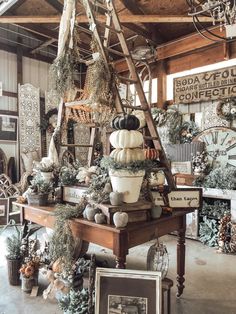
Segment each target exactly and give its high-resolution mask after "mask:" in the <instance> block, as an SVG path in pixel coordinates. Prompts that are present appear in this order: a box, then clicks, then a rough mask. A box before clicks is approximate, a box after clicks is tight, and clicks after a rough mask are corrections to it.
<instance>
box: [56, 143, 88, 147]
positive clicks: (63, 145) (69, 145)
mask: <svg viewBox="0 0 236 314" xmlns="http://www.w3.org/2000/svg"><path fill="white" fill-rule="evenodd" d="M61 146H62V147H93V145H89V144H87V145H85V144H61Z"/></svg>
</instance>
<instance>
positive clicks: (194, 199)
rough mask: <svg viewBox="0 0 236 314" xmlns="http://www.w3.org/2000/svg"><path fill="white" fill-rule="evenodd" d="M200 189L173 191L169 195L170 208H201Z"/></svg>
mask: <svg viewBox="0 0 236 314" xmlns="http://www.w3.org/2000/svg"><path fill="white" fill-rule="evenodd" d="M200 195H201V194H200V189H199V190H187V189H186V190H182V191H172V192H170V193H169V194H168V199H169V206H170V207H173V208H174V207H175V208H181V207H182V208H198V207H200V205H201V204H200V200H201V197H200Z"/></svg>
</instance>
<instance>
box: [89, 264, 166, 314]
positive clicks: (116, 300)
mask: <svg viewBox="0 0 236 314" xmlns="http://www.w3.org/2000/svg"><path fill="white" fill-rule="evenodd" d="M95 291H96V296H95V298H96V301H95V314H99V313H100V314H101V313H103V314H125V313H137V314H160V313H161V272H152V271H140V270H128V269H107V268H97V270H96V290H95Z"/></svg>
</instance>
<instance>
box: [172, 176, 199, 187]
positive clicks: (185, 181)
mask: <svg viewBox="0 0 236 314" xmlns="http://www.w3.org/2000/svg"><path fill="white" fill-rule="evenodd" d="M174 177H175V183H176V185H188V186H192V185H193V181H194V180H195V179H196V178H197V177H198V176H195V175H193V174H184V173H176V174H175V175H174Z"/></svg>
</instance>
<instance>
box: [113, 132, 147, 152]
mask: <svg viewBox="0 0 236 314" xmlns="http://www.w3.org/2000/svg"><path fill="white" fill-rule="evenodd" d="M110 143H111V145H112V146H113V147H115V148H135V147H139V146H140V145H142V143H143V135H142V134H141V133H140V132H139V131H133V130H131V131H128V130H118V131H115V132H112V133H111V135H110Z"/></svg>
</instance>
